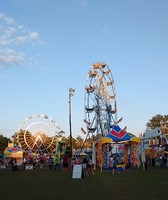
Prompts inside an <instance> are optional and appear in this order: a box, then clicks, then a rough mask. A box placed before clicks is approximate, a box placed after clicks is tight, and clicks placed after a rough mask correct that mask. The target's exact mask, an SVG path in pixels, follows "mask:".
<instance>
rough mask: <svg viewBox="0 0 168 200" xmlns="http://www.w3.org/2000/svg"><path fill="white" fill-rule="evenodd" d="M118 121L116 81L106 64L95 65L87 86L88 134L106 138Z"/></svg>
mask: <svg viewBox="0 0 168 200" xmlns="http://www.w3.org/2000/svg"><path fill="white" fill-rule="evenodd" d="M116 121H117V102H116V90H115V85H114V79H113V76H112V73H111V70H110V68H109V67H108V66H107V64H106V63H104V62H102V63H95V64H93V65H92V68H91V69H90V70H89V71H88V74H87V81H86V86H85V123H86V124H87V132H88V133H92V134H94V135H98V134H101V135H102V136H106V135H107V134H108V133H109V131H110V129H111V127H112V126H113V125H114V124H115V123H116Z"/></svg>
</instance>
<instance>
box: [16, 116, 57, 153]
mask: <svg viewBox="0 0 168 200" xmlns="http://www.w3.org/2000/svg"><path fill="white" fill-rule="evenodd" d="M59 133H60V126H59V125H58V124H57V123H56V122H55V120H54V119H52V118H51V117H49V116H48V115H44V114H35V115H32V116H30V117H28V118H26V119H25V120H24V121H23V122H22V123H21V124H20V125H19V129H18V131H17V136H16V139H17V142H18V143H19V146H20V147H21V149H22V150H23V151H25V152H26V151H27V152H29V151H30V152H33V153H41V152H43V153H51V152H53V151H54V150H55V149H56V143H57V137H56V136H57V135H59Z"/></svg>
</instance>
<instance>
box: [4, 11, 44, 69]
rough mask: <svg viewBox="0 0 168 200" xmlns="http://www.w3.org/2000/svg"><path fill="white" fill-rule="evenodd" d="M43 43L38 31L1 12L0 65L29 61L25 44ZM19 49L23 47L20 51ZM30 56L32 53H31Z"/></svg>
mask: <svg viewBox="0 0 168 200" xmlns="http://www.w3.org/2000/svg"><path fill="white" fill-rule="evenodd" d="M39 43H42V41H41V39H40V37H39V34H38V33H37V32H36V31H30V30H27V29H26V28H25V27H24V26H23V25H21V24H18V23H17V22H16V20H15V19H13V18H11V17H8V16H6V15H4V14H3V13H0V67H1V68H2V67H6V66H13V65H18V64H22V63H23V61H26V60H27V62H29V61H28V60H29V58H26V56H25V55H26V53H20V52H24V51H26V49H24V45H25V44H26V45H32V44H39ZM18 49H21V50H20V51H18ZM29 56H30V55H29Z"/></svg>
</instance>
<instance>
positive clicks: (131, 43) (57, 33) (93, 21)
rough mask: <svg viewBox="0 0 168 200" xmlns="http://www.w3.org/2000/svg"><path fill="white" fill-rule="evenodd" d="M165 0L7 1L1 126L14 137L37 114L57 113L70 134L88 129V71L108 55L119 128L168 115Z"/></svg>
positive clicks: (1, 37)
mask: <svg viewBox="0 0 168 200" xmlns="http://www.w3.org/2000/svg"><path fill="white" fill-rule="evenodd" d="M167 10H168V1H167V0H43V1H41V0H1V1H0V97H1V100H0V111H1V112H0V113H1V115H0V133H1V134H3V135H4V136H7V137H10V136H11V135H13V134H14V132H15V131H16V130H17V128H18V127H19V125H20V123H21V122H22V121H23V120H24V119H25V118H27V117H28V116H31V115H33V114H37V113H39V114H47V115H49V116H50V117H52V118H54V119H55V121H56V122H57V123H58V124H59V125H60V127H61V129H63V130H64V131H65V135H66V136H68V135H69V115H68V90H69V88H70V87H72V88H75V96H74V97H73V98H72V132H73V136H74V137H76V136H77V135H81V136H82V137H85V136H84V135H83V133H81V130H80V129H81V127H83V128H85V124H84V122H83V119H84V115H85V113H84V94H85V83H86V78H87V73H88V70H90V68H91V66H92V64H93V63H96V62H106V63H107V64H108V66H109V67H110V69H111V71H112V74H113V77H114V81H115V87H116V92H117V109H118V117H119V118H120V117H123V121H122V122H121V123H120V126H121V128H124V127H125V126H127V131H128V132H131V133H133V134H135V135H137V136H138V135H139V133H141V132H143V131H144V130H145V128H146V123H147V122H148V120H149V119H151V118H152V117H153V116H155V115H156V114H161V115H167V114H168V107H167V100H168V92H167V86H168V81H167V76H168V12H167Z"/></svg>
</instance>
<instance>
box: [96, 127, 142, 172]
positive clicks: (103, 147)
mask: <svg viewBox="0 0 168 200" xmlns="http://www.w3.org/2000/svg"><path fill="white" fill-rule="evenodd" d="M139 145H140V138H138V137H136V136H134V135H132V134H131V133H127V132H125V131H124V130H122V129H121V128H120V127H119V126H118V125H115V126H113V128H112V129H111V131H110V133H109V134H107V135H106V137H101V138H99V140H98V142H97V165H98V166H99V167H100V168H101V169H107V168H109V165H110V162H111V159H113V158H114V157H116V158H117V161H118V165H117V168H118V170H120V171H122V170H125V169H128V168H135V167H139V166H140V151H139Z"/></svg>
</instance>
